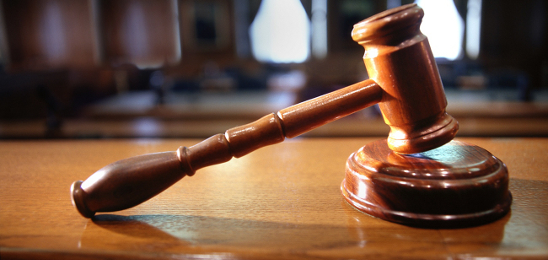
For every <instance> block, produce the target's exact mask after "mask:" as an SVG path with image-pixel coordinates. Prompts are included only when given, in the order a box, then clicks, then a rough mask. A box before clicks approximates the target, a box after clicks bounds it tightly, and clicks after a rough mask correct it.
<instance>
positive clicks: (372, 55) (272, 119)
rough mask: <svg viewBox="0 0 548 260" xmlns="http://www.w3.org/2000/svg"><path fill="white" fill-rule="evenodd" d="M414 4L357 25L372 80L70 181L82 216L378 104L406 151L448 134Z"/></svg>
mask: <svg viewBox="0 0 548 260" xmlns="http://www.w3.org/2000/svg"><path fill="white" fill-rule="evenodd" d="M422 17H423V11H422V9H421V8H419V7H417V6H416V5H414V4H411V5H406V6H402V7H399V8H395V9H391V10H388V11H385V12H383V13H380V14H378V15H375V16H373V17H370V18H368V19H366V20H364V21H362V22H360V23H358V24H356V25H355V27H354V31H353V34H352V36H353V39H354V40H355V41H357V42H358V43H359V44H361V45H362V46H363V47H364V48H365V56H364V62H365V66H366V68H367V71H368V73H369V76H370V78H371V79H368V80H365V81H362V82H359V83H356V84H354V85H351V86H348V87H345V88H342V89H340V90H337V91H334V92H332V93H329V94H326V95H324V96H320V97H317V98H315V99H311V100H308V101H305V102H303V103H300V104H297V105H294V106H291V107H289V108H286V109H282V110H280V111H278V112H277V113H272V114H270V115H267V116H264V117H263V118H261V119H259V120H257V121H255V122H253V123H250V124H247V125H243V126H239V127H235V128H232V129H229V130H227V131H226V132H225V133H224V134H217V135H214V136H212V137H210V138H208V139H206V140H204V141H202V142H201V143H198V144H196V145H194V146H191V147H189V148H187V147H180V148H179V149H177V151H175V152H163V153H154V154H147V155H141V156H136V157H132V158H128V159H124V160H121V161H118V162H115V163H113V164H110V165H107V166H105V167H104V168H102V169H100V170H99V171H97V172H95V173H94V174H93V175H91V176H90V177H89V178H88V179H87V180H86V181H84V182H82V181H77V182H74V183H73V185H72V187H71V193H72V202H73V204H74V205H75V206H76V208H77V209H78V211H79V212H80V213H81V214H82V215H83V216H84V217H92V216H93V215H94V214H95V213H96V212H110V211H117V210H123V209H126V208H130V207H133V206H135V205H138V204H140V203H142V202H144V201H146V200H148V199H150V198H152V197H153V196H155V195H156V194H158V193H160V192H162V191H163V190H165V189H167V188H168V187H169V186H171V185H172V184H174V183H175V182H177V181H178V180H180V179H181V178H183V177H184V176H186V175H188V176H192V175H193V174H194V173H195V172H196V171H197V170H198V169H200V168H203V167H206V166H209V165H213V164H219V163H223V162H226V161H229V160H230V159H231V158H232V157H241V156H244V155H246V154H248V153H250V152H252V151H254V150H256V149H258V148H260V147H264V146H266V145H271V144H275V143H279V142H282V141H283V140H284V139H285V138H286V137H287V138H292V137H295V136H298V135H300V134H302V133H305V132H307V131H310V130H312V129H314V128H316V127H319V126H321V125H324V124H326V123H329V122H331V121H333V120H336V119H338V118H341V117H344V116H346V115H349V114H352V113H354V112H356V111H358V110H361V109H364V108H366V107H369V106H372V105H374V104H377V103H378V104H379V106H380V109H381V112H382V114H383V117H384V120H385V122H386V123H387V124H388V125H389V126H390V128H391V130H390V134H389V136H388V146H389V147H390V149H392V150H393V151H395V152H398V153H403V154H410V153H417V152H423V151H427V150H430V149H433V148H436V147H439V146H441V145H443V144H445V143H447V142H449V141H451V140H452V139H453V137H454V136H455V134H456V132H457V130H458V123H457V121H456V120H455V119H453V117H451V116H450V115H448V114H447V113H446V112H445V107H446V106H447V101H446V99H445V93H444V91H443V86H442V84H441V80H440V77H439V73H438V70H437V67H436V63H435V60H434V58H433V56H432V52H431V50H430V46H429V44H428V40H427V39H426V36H424V35H423V34H422V33H421V32H420V31H419V25H420V22H421V20H422Z"/></svg>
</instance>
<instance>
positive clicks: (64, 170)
mask: <svg viewBox="0 0 548 260" xmlns="http://www.w3.org/2000/svg"><path fill="white" fill-rule="evenodd" d="M375 140H377V139H374V138H373V139H371V138H359V139H305V138H297V139H290V140H287V141H286V142H284V143H281V144H277V145H274V146H269V147H265V148H261V149H259V150H257V151H255V152H253V153H251V154H249V155H247V156H245V157H242V158H239V159H232V160H231V161H229V162H227V163H225V164H221V165H217V166H212V167H208V168H204V169H202V170H199V171H198V172H197V173H196V175H194V176H192V177H184V178H183V179H182V180H181V181H180V182H178V183H176V184H175V185H174V186H173V187H171V188H169V189H168V190H166V191H165V192H164V193H162V194H160V195H158V196H157V197H155V198H153V199H151V200H150V201H147V202H145V203H144V204H141V205H139V206H137V207H135V208H132V209H130V210H126V211H120V212H115V213H113V214H107V215H101V214H99V215H98V216H97V217H96V219H94V220H90V219H85V218H83V217H82V216H80V214H78V212H77V211H76V210H75V209H74V208H73V207H72V205H71V203H70V194H69V187H70V184H71V183H72V182H73V181H74V180H77V179H84V178H86V177H88V176H89V175H90V174H91V173H93V172H94V171H96V170H98V169H99V168H101V167H103V166H104V165H107V164H109V163H111V162H113V161H115V160H119V159H123V158H127V157H131V156H135V155H140V154H144V153H152V152H161V151H171V150H174V149H176V148H177V147H179V146H181V145H183V146H191V145H193V144H196V143H198V142H199V141H201V140H197V139H178V140H152V139H149V140H146V139H136V140H90V141H3V142H0V179H1V180H2V181H1V182H0V259H2V260H4V259H11V258H16V259H40V258H45V259H107V258H108V259H117V258H118V259H150V258H160V259H184V258H189V259H198V258H200V259H202V258H221V259H350V258H352V259H358V258H369V259H401V258H421V259H425V258H426V259H447V258H450V257H452V258H453V259H468V258H472V257H496V258H516V259H523V258H531V259H545V258H547V257H548V204H547V202H546V201H547V200H546V198H547V197H548V174H547V170H546V169H548V158H547V154H548V139H520V138H517V139H514V138H510V139H489V138H487V139H477V138H476V139H474V138H472V139H470V138H462V139H461V138H458V139H457V140H461V141H465V142H468V143H473V144H476V145H478V146H481V147H483V148H485V149H487V150H488V151H490V152H491V153H493V154H494V155H496V156H497V157H498V158H500V159H501V160H502V161H503V162H505V163H506V165H507V166H508V170H509V172H510V190H511V192H512V195H513V197H514V201H513V204H512V207H511V211H510V213H509V214H508V215H506V216H505V217H503V218H502V219H500V220H497V221H495V222H493V223H490V224H487V225H483V226H478V227H472V228H464V229H419V228H411V227H407V226H402V225H399V224H394V223H390V222H387V221H383V220H380V219H376V218H372V217H370V216H368V215H365V214H363V213H360V212H358V211H356V210H355V209H353V208H352V207H351V206H349V205H348V204H347V203H346V202H344V200H343V198H342V195H341V192H340V188H339V186H340V184H341V181H342V179H343V178H344V165H345V161H346V159H347V158H348V156H349V155H350V154H351V153H352V152H354V151H356V150H357V149H358V148H359V147H361V146H363V145H364V144H365V143H368V142H372V141H375Z"/></svg>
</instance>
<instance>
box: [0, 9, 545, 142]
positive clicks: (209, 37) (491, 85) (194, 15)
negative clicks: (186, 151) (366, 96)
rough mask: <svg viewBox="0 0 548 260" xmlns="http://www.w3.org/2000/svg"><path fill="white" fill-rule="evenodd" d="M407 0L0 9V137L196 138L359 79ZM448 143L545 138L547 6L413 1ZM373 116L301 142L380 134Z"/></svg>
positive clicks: (371, 111)
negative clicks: (420, 13)
mask: <svg viewBox="0 0 548 260" xmlns="http://www.w3.org/2000/svg"><path fill="white" fill-rule="evenodd" d="M412 2H413V1H409V0H199V1H198V0H1V1H0V139H41V138H133V137H159V138H180V137H192V138H205V137H209V136H211V135H213V134H216V133H222V132H224V131H225V130H227V129H228V128H231V127H235V126H238V125H241V124H245V123H249V122H251V121H254V120H256V119H258V118H260V117H261V116H263V115H266V114H268V113H271V112H276V111H278V110H280V109H282V108H284V107H287V106H290V105H292V104H295V103H298V102H300V101H303V100H306V99H309V98H313V97H316V96H318V95H321V94H324V93H327V92H330V91H333V90H336V89H338V88H341V87H343V86H346V85H349V84H353V83H355V82H357V81H361V80H364V79H366V78H367V77H368V76H367V72H366V70H365V67H364V65H363V61H362V59H361V58H362V55H363V48H362V47H361V46H359V45H358V44H357V43H355V42H353V41H352V39H351V37H350V33H351V31H352V27H353V25H354V24H355V23H357V22H359V21H361V20H363V19H365V18H367V17H369V16H371V15H373V14H375V13H378V12H381V11H383V10H386V9H388V8H393V7H397V6H400V5H403V4H409V3H412ZM417 4H419V5H420V6H421V7H422V8H423V9H424V10H425V17H424V20H423V24H422V26H421V30H422V32H423V33H424V34H426V35H427V36H428V38H429V41H430V43H431V45H432V49H433V52H434V55H435V56H436V62H437V64H438V67H439V71H440V75H441V78H442V81H443V84H444V87H445V91H446V94H447V99H448V102H449V105H448V108H447V110H448V112H449V113H450V114H451V115H453V116H454V117H455V118H457V120H459V122H460V125H461V130H460V132H459V134H458V136H495V137H500V136H548V120H546V119H547V118H548V15H547V14H548V1H545V0H526V1H515V0H420V1H417ZM388 131H389V129H388V127H387V126H386V125H385V124H384V122H383V120H382V116H381V115H380V113H379V112H378V110H377V109H376V108H375V107H372V108H368V109H365V110H363V111H360V112H358V113H356V114H354V115H351V116H349V117H347V118H344V119H341V120H339V121H336V122H333V123H331V124H328V125H326V126H323V127H320V128H318V129H316V130H313V131H312V132H310V133H308V134H306V136H318V137H346V136H382V137H385V136H386V135H387V133H388Z"/></svg>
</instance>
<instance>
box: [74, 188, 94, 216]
mask: <svg viewBox="0 0 548 260" xmlns="http://www.w3.org/2000/svg"><path fill="white" fill-rule="evenodd" d="M82 182H83V181H75V182H74V183H72V186H71V187H70V194H71V200H72V205H74V206H75V207H76V209H78V212H80V214H82V216H84V217H86V218H91V217H93V216H94V215H95V212H93V211H91V210H89V209H88V208H87V207H86V204H85V203H84V196H85V193H84V190H82Z"/></svg>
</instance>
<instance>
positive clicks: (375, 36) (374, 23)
mask: <svg viewBox="0 0 548 260" xmlns="http://www.w3.org/2000/svg"><path fill="white" fill-rule="evenodd" d="M423 16H424V12H423V10H422V9H421V8H420V7H418V6H417V5H416V4H409V5H404V6H401V7H398V8H394V9H390V10H387V11H385V12H382V13H379V14H376V15H374V16H372V17H370V18H367V19H365V20H363V21H361V22H359V23H357V24H356V25H354V29H353V31H352V39H354V41H356V42H358V43H359V44H360V45H362V46H363V47H364V48H365V54H364V56H363V60H364V63H365V67H366V68H367V72H368V74H369V77H370V78H371V79H373V80H375V81H376V82H377V83H378V84H379V85H380V86H381V88H382V89H383V97H382V100H381V102H380V103H379V106H380V109H381V111H382V114H383V117H384V121H385V122H386V123H387V124H388V125H389V126H390V134H389V137H388V146H389V147H390V149H392V150H393V151H395V152H398V153H416V152H423V151H426V150H430V149H433V148H436V147H438V146H441V145H443V144H445V143H447V142H449V141H451V140H452V139H453V137H454V136H455V134H456V133H457V130H458V123H457V121H456V120H455V119H454V118H453V117H451V116H450V115H448V114H447V113H446V112H445V107H446V106H447V100H446V98H445V93H444V91H443V86H442V83H441V79H440V76H439V73H438V69H437V66H436V62H435V60H434V58H433V55H432V51H431V49H430V45H429V43H428V39H427V38H426V36H425V35H423V34H422V33H421V32H420V30H419V27H420V23H421V21H422V17H423Z"/></svg>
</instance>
